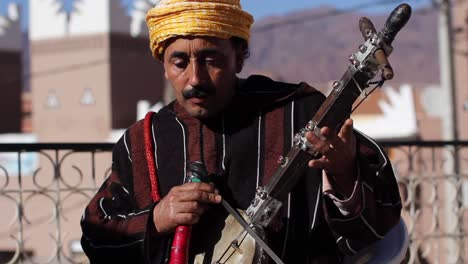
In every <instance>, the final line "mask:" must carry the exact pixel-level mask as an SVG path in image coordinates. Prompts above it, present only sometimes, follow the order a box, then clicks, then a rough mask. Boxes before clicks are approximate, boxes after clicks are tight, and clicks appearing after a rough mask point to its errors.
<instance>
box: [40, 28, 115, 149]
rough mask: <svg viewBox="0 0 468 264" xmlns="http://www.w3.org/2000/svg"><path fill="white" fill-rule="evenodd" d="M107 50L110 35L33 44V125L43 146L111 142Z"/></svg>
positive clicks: (44, 41)
mask: <svg viewBox="0 0 468 264" xmlns="http://www.w3.org/2000/svg"><path fill="white" fill-rule="evenodd" d="M108 47H109V38H108V36H106V35H94V36H86V37H80V38H78V37H76V38H61V39H51V40H41V41H34V42H31V72H32V78H31V89H32V95H33V126H34V128H35V132H36V133H37V137H38V140H39V141H40V142H51V141H54V142H83V141H85V142H89V141H105V140H106V138H107V137H108V135H109V132H110V110H111V109H110V93H111V90H110V66H109V50H108Z"/></svg>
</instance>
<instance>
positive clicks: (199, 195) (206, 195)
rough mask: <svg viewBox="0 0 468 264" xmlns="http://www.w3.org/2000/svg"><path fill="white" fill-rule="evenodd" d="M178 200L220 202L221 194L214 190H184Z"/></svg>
mask: <svg viewBox="0 0 468 264" xmlns="http://www.w3.org/2000/svg"><path fill="white" fill-rule="evenodd" d="M180 201H197V202H201V203H220V202H221V195H219V194H216V193H214V192H204V191H200V190H195V191H188V192H184V193H182V194H181V196H180Z"/></svg>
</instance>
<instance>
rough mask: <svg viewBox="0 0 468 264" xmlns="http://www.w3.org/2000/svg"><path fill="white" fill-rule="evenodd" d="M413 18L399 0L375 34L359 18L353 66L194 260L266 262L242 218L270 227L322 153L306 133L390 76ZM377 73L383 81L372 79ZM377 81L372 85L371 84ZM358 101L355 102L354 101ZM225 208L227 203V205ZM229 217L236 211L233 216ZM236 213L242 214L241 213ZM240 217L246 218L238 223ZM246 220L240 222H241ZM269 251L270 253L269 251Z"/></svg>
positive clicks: (258, 227)
mask: <svg viewBox="0 0 468 264" xmlns="http://www.w3.org/2000/svg"><path fill="white" fill-rule="evenodd" d="M410 16H411V7H410V6H409V5H408V4H401V5H399V6H398V7H396V8H395V9H394V10H393V12H392V13H391V14H390V16H389V17H388V19H387V21H386V23H385V25H384V27H383V28H382V30H381V31H380V32H376V30H375V27H374V25H373V24H372V22H371V21H370V20H369V19H368V18H366V17H362V18H361V19H360V21H359V29H360V32H361V34H362V36H363V37H364V40H365V43H364V44H362V45H360V46H359V49H358V51H357V52H355V53H353V54H352V55H351V56H350V57H349V60H350V62H351V64H350V65H349V66H348V68H347V70H346V72H345V73H344V74H343V76H342V77H341V79H339V80H337V81H335V82H334V83H333V86H332V91H331V93H330V94H329V95H328V96H327V98H326V99H325V101H324V102H323V104H322V105H321V107H320V108H319V110H318V111H317V113H316V114H315V115H314V116H313V118H312V120H310V121H309V122H308V123H307V125H306V126H305V127H304V128H303V129H302V130H301V131H300V132H298V133H297V134H295V139H294V145H293V146H292V147H291V149H290V150H289V152H288V153H287V155H286V156H284V157H281V159H280V164H279V166H278V168H277V169H276V171H275V173H274V174H273V176H272V177H271V179H270V181H269V183H268V184H267V185H266V186H263V187H260V188H259V189H258V190H257V192H256V195H255V198H254V200H253V201H252V203H251V205H250V206H249V208H248V209H247V210H246V211H245V212H239V213H238V214H237V212H234V213H231V214H230V215H229V216H228V217H227V218H226V220H225V227H226V228H224V230H222V235H221V239H220V240H219V241H218V243H217V244H216V245H215V246H214V253H213V254H212V256H211V259H210V260H204V255H203V254H199V255H197V256H196V258H195V263H207V261H209V262H210V263H236V264H239V263H266V261H267V260H268V258H267V257H265V255H264V252H265V248H263V246H262V247H261V248H259V247H258V241H256V240H254V239H253V238H252V236H251V235H250V234H249V232H251V230H249V232H247V231H246V230H245V228H244V227H243V226H242V225H241V223H240V222H243V221H244V222H245V223H247V224H248V225H250V227H252V229H253V230H254V231H255V232H256V234H258V235H259V236H260V237H261V236H262V230H263V229H264V228H265V227H268V226H269V224H270V222H271V221H272V219H274V217H275V216H276V215H277V213H278V211H279V209H280V208H281V206H282V203H281V202H280V201H282V200H283V199H284V197H285V196H286V195H287V194H288V193H289V192H290V191H291V189H292V188H293V187H294V186H295V185H296V184H297V182H298V181H299V179H300V177H301V176H302V175H303V172H304V171H305V170H306V169H307V168H308V166H307V163H308V161H309V160H311V159H317V158H319V157H320V154H319V153H318V152H317V151H315V150H314V148H313V146H312V145H311V144H310V143H309V142H308V141H307V139H306V137H305V134H306V133H307V132H309V131H312V132H313V133H315V134H316V135H317V136H320V128H322V127H324V126H327V127H329V128H331V129H335V130H336V129H337V128H339V127H340V126H341V124H342V122H343V121H344V120H345V119H346V118H348V117H349V116H350V114H351V112H352V111H353V110H351V112H350V111H349V109H353V105H355V104H356V103H357V105H359V103H360V102H362V101H363V100H364V99H365V98H366V97H367V96H368V95H369V94H370V93H371V92H372V91H373V90H375V89H376V88H378V87H381V86H382V84H383V82H384V81H385V80H390V79H392V78H393V75H394V74H393V70H392V68H391V66H390V64H389V62H388V59H387V58H388V56H390V54H391V53H392V51H393V47H392V46H391V44H392V42H393V40H394V38H395V36H396V34H397V33H398V32H399V31H400V29H401V28H403V26H404V25H405V24H406V23H407V21H408V20H409V18H410ZM378 72H381V80H380V81H378V82H372V80H373V79H374V78H375V77H376V76H377V73H378ZM373 84H376V85H375V87H371V85H373ZM359 98H361V99H362V100H361V101H359V100H358V99H359ZM225 207H226V208H227V209H229V208H228V207H229V205H226V206H225ZM233 215H236V217H237V218H236V217H234V216H233ZM239 215H240V216H239ZM239 217H242V218H243V219H244V220H242V221H240V222H239V219H238V218H239ZM245 223H244V224H245ZM267 252H269V251H268V250H267ZM268 255H269V256H270V257H271V258H272V259H273V261H275V262H276V263H283V262H282V261H281V260H280V259H279V257H277V256H276V255H275V254H274V253H271V252H270V253H268Z"/></svg>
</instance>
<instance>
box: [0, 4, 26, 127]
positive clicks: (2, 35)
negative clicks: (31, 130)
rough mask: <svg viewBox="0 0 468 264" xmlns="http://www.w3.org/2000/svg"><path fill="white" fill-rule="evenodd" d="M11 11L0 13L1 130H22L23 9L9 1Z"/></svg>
mask: <svg viewBox="0 0 468 264" xmlns="http://www.w3.org/2000/svg"><path fill="white" fill-rule="evenodd" d="M7 11H8V12H7V14H5V15H4V16H0V22H1V23H0V91H1V96H0V113H1V114H2V121H1V123H0V133H18V132H20V131H21V90H22V88H23V82H22V62H21V50H22V33H21V26H20V14H19V13H20V12H19V7H18V5H16V4H9V5H8V10H7Z"/></svg>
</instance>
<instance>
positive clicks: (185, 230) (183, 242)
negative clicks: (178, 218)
mask: <svg viewBox="0 0 468 264" xmlns="http://www.w3.org/2000/svg"><path fill="white" fill-rule="evenodd" d="M190 233H191V227H190V226H187V225H181V226H178V227H177V228H176V230H175V233H174V240H173V241H172V246H171V256H170V258H169V260H170V261H169V263H170V264H187V263H188V258H189V250H188V249H189V242H190Z"/></svg>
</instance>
